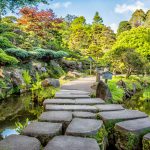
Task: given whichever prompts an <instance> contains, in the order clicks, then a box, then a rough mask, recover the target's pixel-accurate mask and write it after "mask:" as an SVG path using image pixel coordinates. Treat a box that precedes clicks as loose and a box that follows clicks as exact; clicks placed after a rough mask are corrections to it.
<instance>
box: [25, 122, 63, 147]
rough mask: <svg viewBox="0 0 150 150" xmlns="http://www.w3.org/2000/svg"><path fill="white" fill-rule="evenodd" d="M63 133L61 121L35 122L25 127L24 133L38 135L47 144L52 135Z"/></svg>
mask: <svg viewBox="0 0 150 150" xmlns="http://www.w3.org/2000/svg"><path fill="white" fill-rule="evenodd" d="M61 133H62V124H61V123H50V122H33V123H31V124H29V125H28V126H27V127H26V128H25V129H23V131H22V134H24V135H27V136H32V137H36V138H38V139H39V140H40V142H41V143H42V144H43V145H45V144H46V143H47V142H48V141H49V140H50V139H51V138H52V137H54V136H56V135H60V134H61Z"/></svg>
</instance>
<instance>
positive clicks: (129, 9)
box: [38, 0, 150, 32]
mask: <svg viewBox="0 0 150 150" xmlns="http://www.w3.org/2000/svg"><path fill="white" fill-rule="evenodd" d="M49 1H50V4H49V5H44V4H42V3H40V4H39V5H38V8H39V9H49V8H51V9H53V11H54V13H55V14H56V15H57V16H58V17H65V16H66V15H67V14H71V15H76V16H84V17H85V18H86V21H87V23H91V22H92V19H93V17H94V14H95V12H96V11H98V12H99V14H100V16H101V17H102V18H103V21H104V24H105V25H107V26H110V27H111V28H112V29H113V30H114V31H115V32H116V31H117V28H118V25H119V23H120V22H121V21H124V20H129V19H130V18H131V15H132V13H133V12H134V11H135V10H136V9H143V10H144V11H145V12H146V11H147V10H148V9H150V0H49Z"/></svg>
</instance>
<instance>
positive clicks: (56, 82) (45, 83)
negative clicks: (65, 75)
mask: <svg viewBox="0 0 150 150" xmlns="http://www.w3.org/2000/svg"><path fill="white" fill-rule="evenodd" d="M41 84H42V86H43V87H48V86H53V87H55V88H58V87H60V82H59V80H58V79H52V78H46V79H45V80H44V81H42V83H41Z"/></svg>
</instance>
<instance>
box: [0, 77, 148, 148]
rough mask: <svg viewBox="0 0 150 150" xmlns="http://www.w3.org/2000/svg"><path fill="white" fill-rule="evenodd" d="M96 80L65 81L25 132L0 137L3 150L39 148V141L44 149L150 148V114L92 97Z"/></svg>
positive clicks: (45, 102) (0, 145)
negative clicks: (92, 88) (2, 138)
mask: <svg viewBox="0 0 150 150" xmlns="http://www.w3.org/2000/svg"><path fill="white" fill-rule="evenodd" d="M94 81H95V78H81V79H79V80H77V81H72V82H70V83H67V84H65V85H63V86H62V89H61V90H60V91H58V92H57V93H56V96H55V99H46V100H45V101H44V102H43V105H44V108H45V112H43V113H42V114H41V116H40V117H39V119H38V120H39V122H32V123H30V124H29V125H28V126H27V127H26V128H25V129H23V131H22V134H23V135H15V136H9V137H7V138H6V139H4V140H2V141H0V150H6V149H7V148H8V147H9V150H17V149H18V150H39V149H40V143H41V145H42V147H43V149H44V150H101V149H102V150H106V146H108V147H109V149H113V147H111V144H113V146H115V145H117V148H118V149H119V150H138V149H140V150H142V147H143V150H149V149H150V118H149V117H148V116H147V115H146V114H145V113H143V112H140V111H137V110H126V109H125V108H123V107H122V106H121V105H118V104H106V103H105V101H103V100H102V99H100V98H90V93H91V88H90V87H91V85H92V84H93V83H94ZM106 130H107V132H106ZM148 132H149V134H147V133H148ZM107 133H108V134H107ZM145 134H146V135H145ZM144 135H145V136H144ZM106 136H107V137H106ZM107 138H108V143H109V144H106V143H107ZM39 141H40V142H39ZM142 141H143V145H142Z"/></svg>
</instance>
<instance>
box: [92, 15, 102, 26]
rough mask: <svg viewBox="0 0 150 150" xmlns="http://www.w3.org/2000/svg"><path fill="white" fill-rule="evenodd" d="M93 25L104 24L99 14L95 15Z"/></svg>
mask: <svg viewBox="0 0 150 150" xmlns="http://www.w3.org/2000/svg"><path fill="white" fill-rule="evenodd" d="M93 23H101V24H102V23H103V19H102V18H101V17H100V15H99V12H96V13H95V16H94V18H93Z"/></svg>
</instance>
